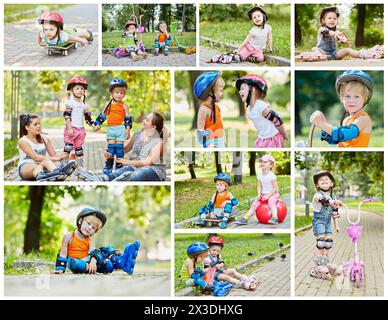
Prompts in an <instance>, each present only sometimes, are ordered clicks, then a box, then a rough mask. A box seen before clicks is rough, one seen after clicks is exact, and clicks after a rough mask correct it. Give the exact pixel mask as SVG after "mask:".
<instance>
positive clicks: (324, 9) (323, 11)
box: [319, 7, 340, 21]
mask: <svg viewBox="0 0 388 320" xmlns="http://www.w3.org/2000/svg"><path fill="white" fill-rule="evenodd" d="M330 11H332V12H334V13H335V14H336V15H337V18H338V17H339V15H340V14H339V11H338V8H337V7H326V8H323V9H322V11H321V15H320V17H319V21H322V19H323V17H324V16H325V14H326V13H327V12H330Z"/></svg>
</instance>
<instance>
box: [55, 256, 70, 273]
mask: <svg viewBox="0 0 388 320" xmlns="http://www.w3.org/2000/svg"><path fill="white" fill-rule="evenodd" d="M66 266H67V258H63V257H61V256H60V255H59V254H58V255H57V260H56V261H55V270H56V271H58V270H61V271H66Z"/></svg>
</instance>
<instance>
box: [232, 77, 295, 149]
mask: <svg viewBox="0 0 388 320" xmlns="http://www.w3.org/2000/svg"><path fill="white" fill-rule="evenodd" d="M236 88H237V90H238V91H239V95H240V97H241V99H242V101H243V102H244V103H245V104H246V106H247V108H248V118H249V119H250V120H251V121H252V122H253V124H254V125H255V128H256V130H257V133H258V137H257V140H256V143H255V145H256V147H257V148H282V147H283V141H284V140H288V137H287V133H286V130H285V128H284V126H283V120H282V118H281V117H280V115H279V114H278V113H276V112H275V111H273V110H272V109H271V107H270V106H269V104H268V102H266V101H264V98H265V96H266V95H267V90H268V84H267V82H266V81H265V80H264V79H262V78H260V77H259V76H257V75H255V74H247V75H245V76H243V77H241V78H239V79H237V81H236Z"/></svg>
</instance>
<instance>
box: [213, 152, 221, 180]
mask: <svg viewBox="0 0 388 320" xmlns="http://www.w3.org/2000/svg"><path fill="white" fill-rule="evenodd" d="M214 160H215V164H216V172H217V174H220V173H222V164H221V157H220V153H219V152H218V151H215V152H214Z"/></svg>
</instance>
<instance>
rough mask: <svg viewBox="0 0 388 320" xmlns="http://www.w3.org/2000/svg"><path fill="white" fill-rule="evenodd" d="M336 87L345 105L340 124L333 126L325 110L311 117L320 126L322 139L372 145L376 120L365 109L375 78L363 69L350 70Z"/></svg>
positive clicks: (356, 145) (344, 145)
mask: <svg viewBox="0 0 388 320" xmlns="http://www.w3.org/2000/svg"><path fill="white" fill-rule="evenodd" d="M335 88H336V91H337V94H338V95H339V97H340V100H341V102H342V104H343V106H344V109H345V110H344V113H343V115H342V119H341V122H340V126H339V127H337V126H334V125H331V124H330V123H329V122H328V121H327V119H326V117H325V115H324V114H323V113H322V112H321V111H315V112H313V113H312V115H311V116H310V122H311V123H312V124H313V125H315V126H317V127H318V128H320V129H321V130H322V132H321V140H322V141H326V142H327V143H329V144H334V145H335V144H338V146H339V147H341V148H352V147H353V148H365V147H368V145H369V141H370V138H371V132H372V120H371V118H370V117H369V115H368V114H367V113H366V112H365V111H364V108H365V106H366V105H367V104H368V102H369V101H370V99H371V98H372V94H373V80H372V78H371V77H370V75H369V74H367V73H366V72H364V71H361V70H349V71H345V72H344V73H342V74H341V75H340V76H338V77H337V80H336V82H335Z"/></svg>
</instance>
